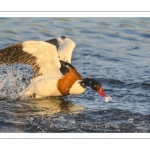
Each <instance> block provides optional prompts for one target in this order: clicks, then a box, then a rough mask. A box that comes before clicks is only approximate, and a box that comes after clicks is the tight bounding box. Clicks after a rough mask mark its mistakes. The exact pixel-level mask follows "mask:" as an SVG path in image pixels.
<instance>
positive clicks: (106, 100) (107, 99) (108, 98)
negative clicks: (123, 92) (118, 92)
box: [104, 96, 112, 103]
mask: <svg viewBox="0 0 150 150" xmlns="http://www.w3.org/2000/svg"><path fill="white" fill-rule="evenodd" d="M104 99H105V102H106V103H108V102H109V101H111V100H112V98H111V97H110V96H106V97H104Z"/></svg>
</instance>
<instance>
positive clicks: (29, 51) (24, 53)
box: [0, 41, 61, 77]
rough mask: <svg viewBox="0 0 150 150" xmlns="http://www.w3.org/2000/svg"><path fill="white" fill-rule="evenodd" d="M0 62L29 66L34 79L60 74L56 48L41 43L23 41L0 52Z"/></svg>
mask: <svg viewBox="0 0 150 150" xmlns="http://www.w3.org/2000/svg"><path fill="white" fill-rule="evenodd" d="M0 62H1V63H4V64H12V63H23V64H28V65H31V67H32V68H33V70H34V71H35V74H34V77H37V76H38V75H44V74H46V73H48V72H51V74H54V75H55V74H60V70H59V69H60V67H61V65H60V61H59V59H58V54H57V49H56V46H54V45H53V44H49V43H47V42H43V41H25V42H22V43H19V44H15V45H12V46H9V47H7V48H4V49H2V50H1V51H0Z"/></svg>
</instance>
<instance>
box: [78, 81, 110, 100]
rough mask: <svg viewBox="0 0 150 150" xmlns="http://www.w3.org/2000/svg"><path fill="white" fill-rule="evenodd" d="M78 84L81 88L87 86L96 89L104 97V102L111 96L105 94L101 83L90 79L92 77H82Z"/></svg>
mask: <svg viewBox="0 0 150 150" xmlns="http://www.w3.org/2000/svg"><path fill="white" fill-rule="evenodd" d="M80 85H81V86H82V87H83V88H86V87H87V86H89V87H90V88H91V89H92V90H94V91H96V92H97V93H98V94H100V95H101V96H102V97H103V98H104V99H105V102H109V101H110V100H111V99H112V98H111V97H109V96H107V95H106V94H105V93H104V91H103V88H102V85H101V83H99V82H98V81H96V80H94V79H92V78H84V79H83V80H82V81H81V82H80Z"/></svg>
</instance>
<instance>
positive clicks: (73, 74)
mask: <svg viewBox="0 0 150 150" xmlns="http://www.w3.org/2000/svg"><path fill="white" fill-rule="evenodd" d="M74 48H75V42H73V41H72V40H71V39H69V38H67V37H65V36H61V37H59V38H55V39H51V40H48V41H45V42H44V41H25V42H22V43H18V44H14V45H12V46H9V47H6V48H4V49H2V50H1V51H0V62H1V63H3V64H12V63H22V64H28V65H31V67H32V68H33V70H34V71H35V74H34V76H33V77H32V79H31V80H30V85H29V86H28V87H27V88H26V89H25V90H24V95H25V96H32V97H35V98H40V97H45V96H64V95H69V94H81V93H83V92H84V91H85V89H86V87H87V86H89V87H91V89H93V90H94V91H96V92H98V93H99V94H100V95H101V96H102V97H107V96H106V94H105V93H104V92H103V89H102V86H101V84H100V83H99V82H98V81H96V80H94V79H91V78H84V79H83V78H82V76H81V75H80V74H79V73H78V72H77V70H76V69H75V68H74V67H73V66H72V65H71V58H72V52H73V50H74Z"/></svg>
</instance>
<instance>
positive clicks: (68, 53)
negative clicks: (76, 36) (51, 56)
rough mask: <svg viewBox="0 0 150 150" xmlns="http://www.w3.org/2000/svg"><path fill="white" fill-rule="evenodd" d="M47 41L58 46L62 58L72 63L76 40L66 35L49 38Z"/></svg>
mask: <svg viewBox="0 0 150 150" xmlns="http://www.w3.org/2000/svg"><path fill="white" fill-rule="evenodd" d="M46 42H48V43H51V44H53V45H55V46H56V47H57V50H58V56H59V59H60V60H63V61H65V62H68V63H70V64H71V58H72V52H73V50H74V48H75V45H76V43H75V42H73V41H72V40H71V39H69V38H67V37H65V36H61V37H59V38H55V39H51V40H47V41H46Z"/></svg>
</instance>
